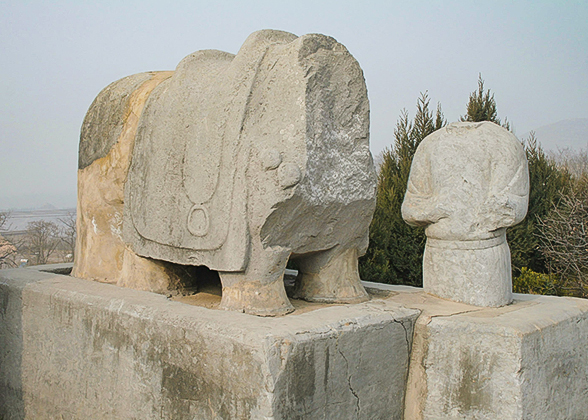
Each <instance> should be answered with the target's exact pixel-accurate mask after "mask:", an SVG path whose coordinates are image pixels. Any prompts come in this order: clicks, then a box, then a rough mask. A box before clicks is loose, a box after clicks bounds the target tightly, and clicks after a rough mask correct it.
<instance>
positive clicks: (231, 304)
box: [219, 243, 294, 316]
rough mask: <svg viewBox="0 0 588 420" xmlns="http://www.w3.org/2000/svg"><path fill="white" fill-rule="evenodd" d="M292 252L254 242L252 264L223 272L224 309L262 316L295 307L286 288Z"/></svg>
mask: <svg viewBox="0 0 588 420" xmlns="http://www.w3.org/2000/svg"><path fill="white" fill-rule="evenodd" d="M289 257H290V251H289V250H286V249H284V248H278V247H274V248H266V249H264V248H263V246H262V245H261V243H255V244H251V253H250V258H249V264H248V265H247V268H246V270H245V271H243V272H235V273H232V272H226V271H223V272H219V275H220V278H221V282H222V286H223V293H222V300H221V304H220V306H221V308H222V309H227V310H232V311H238V312H245V313H248V314H253V315H259V316H276V315H285V314H287V313H289V312H292V311H293V310H294V307H293V306H292V304H291V303H290V300H289V299H288V296H287V295H286V289H285V288H284V271H285V270H286V264H287V263H288V258H289Z"/></svg>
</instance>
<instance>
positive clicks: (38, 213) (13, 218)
mask: <svg viewBox="0 0 588 420" xmlns="http://www.w3.org/2000/svg"><path fill="white" fill-rule="evenodd" d="M75 211H76V209H75V208H69V209H49V210H18V211H11V212H10V217H9V219H8V221H7V222H6V225H5V226H4V229H2V230H1V231H0V233H1V232H10V233H13V234H15V233H18V232H20V231H24V230H26V229H27V224H28V223H29V222H35V221H39V220H45V221H48V222H53V223H56V224H57V225H58V226H60V227H61V226H62V223H61V222H60V221H59V219H65V218H66V217H67V216H68V214H70V213H75Z"/></svg>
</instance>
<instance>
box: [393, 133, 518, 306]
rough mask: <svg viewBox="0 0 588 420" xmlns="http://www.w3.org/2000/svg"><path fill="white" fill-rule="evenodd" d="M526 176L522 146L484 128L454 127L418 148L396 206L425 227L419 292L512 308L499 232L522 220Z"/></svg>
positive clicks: (507, 266) (508, 272)
mask: <svg viewBox="0 0 588 420" xmlns="http://www.w3.org/2000/svg"><path fill="white" fill-rule="evenodd" d="M528 200H529V173H528V167H527V159H526V156H525V152H524V150H523V148H522V145H521V144H520V142H519V141H518V140H517V138H516V137H515V136H514V135H513V134H511V133H510V132H508V131H507V130H506V129H504V128H502V127H500V126H498V125H496V124H494V123H491V122H482V123H453V124H450V125H448V126H447V127H444V128H442V129H440V130H437V131H436V132H434V133H433V134H431V135H429V136H427V137H426V138H425V139H424V140H423V141H422V142H421V144H420V145H419V147H418V149H417V151H416V153H415V156H414V160H413V162H412V167H411V171H410V177H409V181H408V187H407V191H406V195H405V198H404V202H403V204H402V216H403V218H404V220H405V221H406V222H407V223H409V224H411V225H415V226H426V230H425V232H426V235H427V244H426V247H425V253H424V256H423V287H424V289H425V291H427V292H429V293H431V294H433V295H436V296H440V297H443V298H446V299H451V300H454V301H457V302H464V303H468V304H472V305H478V306H503V305H506V304H508V303H510V302H511V301H512V279H511V266H510V249H509V248H508V244H507V242H506V228H507V227H509V226H513V225H515V224H517V223H519V222H520V221H521V220H523V218H524V217H525V215H526V214H527V205H528Z"/></svg>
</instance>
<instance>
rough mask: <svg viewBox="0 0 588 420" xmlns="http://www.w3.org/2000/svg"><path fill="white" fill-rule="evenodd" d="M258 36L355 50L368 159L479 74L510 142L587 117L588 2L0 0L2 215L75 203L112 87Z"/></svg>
mask: <svg viewBox="0 0 588 420" xmlns="http://www.w3.org/2000/svg"><path fill="white" fill-rule="evenodd" d="M266 28H271V29H281V30H285V31H289V32H293V33H295V34H297V35H302V34H305V33H313V32H314V33H317V32H318V33H323V34H326V35H330V36H333V37H334V38H336V39H337V40H338V41H339V42H341V43H343V44H344V45H345V46H346V47H347V48H348V49H349V51H350V52H351V53H352V54H353V55H354V56H355V58H356V59H357V60H358V61H359V63H360V65H361V66H362V68H363V70H364V75H365V78H366V81H367V86H368V90H369V98H370V105H371V147H372V152H373V153H374V154H376V153H378V152H379V151H381V150H382V149H383V148H384V147H386V146H388V145H390V144H391V143H392V140H393V131H394V126H395V124H396V121H397V119H398V116H399V115H400V112H401V110H402V109H403V108H407V109H408V111H409V113H410V114H411V115H414V109H415V102H416V99H417V97H418V95H419V92H421V91H425V90H428V91H429V94H430V97H431V99H432V103H433V104H436V102H438V101H439V102H441V104H442V107H443V111H444V113H445V116H446V118H447V119H448V120H449V121H455V120H457V119H458V118H459V116H460V115H463V114H464V111H465V104H466V102H467V99H468V95H469V93H470V92H471V91H472V90H474V89H475V88H476V86H477V78H478V73H482V77H483V78H484V79H485V81H486V87H488V88H490V89H491V90H492V91H493V92H494V93H495V98H496V101H497V104H498V113H499V116H500V117H505V116H507V117H508V119H509V120H510V121H511V123H512V125H513V126H514V129H515V132H516V133H519V134H522V133H524V132H527V131H528V130H531V129H533V128H537V127H540V126H542V125H546V124H549V123H553V122H556V121H559V120H562V119H568V118H586V117H588V2H586V1H585V0H582V1H567V2H566V1H549V2H548V1H539V0H534V1H508V2H507V1H484V2H481V1H476V2H474V1H421V2H419V1H394V0H387V1H369V0H355V1H343V0H338V1H321V0H313V1H306V0H290V1H287V2H282V1H278V0H273V1H254V0H248V1H221V0H218V1H211V0H207V1H197V0H196V1H195V0H190V1H173V0H169V1H167V2H163V1H161V0H159V1H125V0H117V1H92V2H90V1H88V2H86V1H82V0H77V1H50V0H43V1H27V0H14V1H2V0H0V53H1V54H0V107H1V110H2V112H0V208H7V207H23V206H37V205H42V204H44V203H45V202H50V203H52V204H54V205H56V206H73V205H74V204H75V195H76V192H75V190H76V171H77V147H78V138H79V129H80V125H81V123H82V120H83V118H84V115H85V113H86V111H87V109H88V107H89V106H90V104H91V102H92V100H93V99H94V97H95V96H96V95H97V94H98V92H99V91H100V90H101V89H102V88H104V87H105V86H106V85H108V84H109V83H110V82H112V81H114V80H117V79H119V78H121V77H124V76H127V75H130V74H133V73H138V72H143V71H148V70H171V69H174V68H175V66H176V64H177V63H178V62H179V61H180V60H181V59H182V58H183V57H184V56H186V55H188V54H189V53H191V52H193V51H196V50H200V49H209V48H213V49H219V50H224V51H229V52H232V53H236V52H237V51H238V49H239V47H240V45H241V44H242V42H243V41H244V40H245V38H246V37H247V36H248V35H249V34H250V33H251V32H253V31H256V30H259V29H266ZM539 140H540V139H539Z"/></svg>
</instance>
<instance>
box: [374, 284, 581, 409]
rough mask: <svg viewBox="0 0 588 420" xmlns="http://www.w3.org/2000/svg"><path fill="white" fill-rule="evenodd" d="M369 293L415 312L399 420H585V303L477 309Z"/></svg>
mask: <svg viewBox="0 0 588 420" xmlns="http://www.w3.org/2000/svg"><path fill="white" fill-rule="evenodd" d="M365 284H366V285H368V286H369V283H365ZM373 286H374V287H378V288H380V289H386V290H389V291H391V292H396V293H397V294H396V295H393V296H391V297H390V298H389V300H388V302H390V301H392V302H396V303H398V304H401V305H403V306H405V307H407V308H413V309H418V310H420V311H422V314H421V316H420V317H419V319H418V321H417V325H416V327H415V335H414V342H413V351H412V355H411V362H410V374H409V380H408V385H407V395H406V411H405V418H406V419H410V420H419V419H431V420H432V419H435V420H436V419H501V420H511V419H545V420H553V419H558V420H563V419H568V420H582V419H588V300H586V299H576V298H564V297H554V296H536V295H520V294H515V295H514V298H515V301H514V303H513V304H511V305H508V306H505V307H502V308H480V307H475V306H469V305H465V304H459V303H454V302H450V301H447V300H443V299H439V298H435V297H433V296H430V295H428V294H426V293H424V292H423V291H422V289H416V288H412V287H405V286H387V285H376V284H373Z"/></svg>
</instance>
